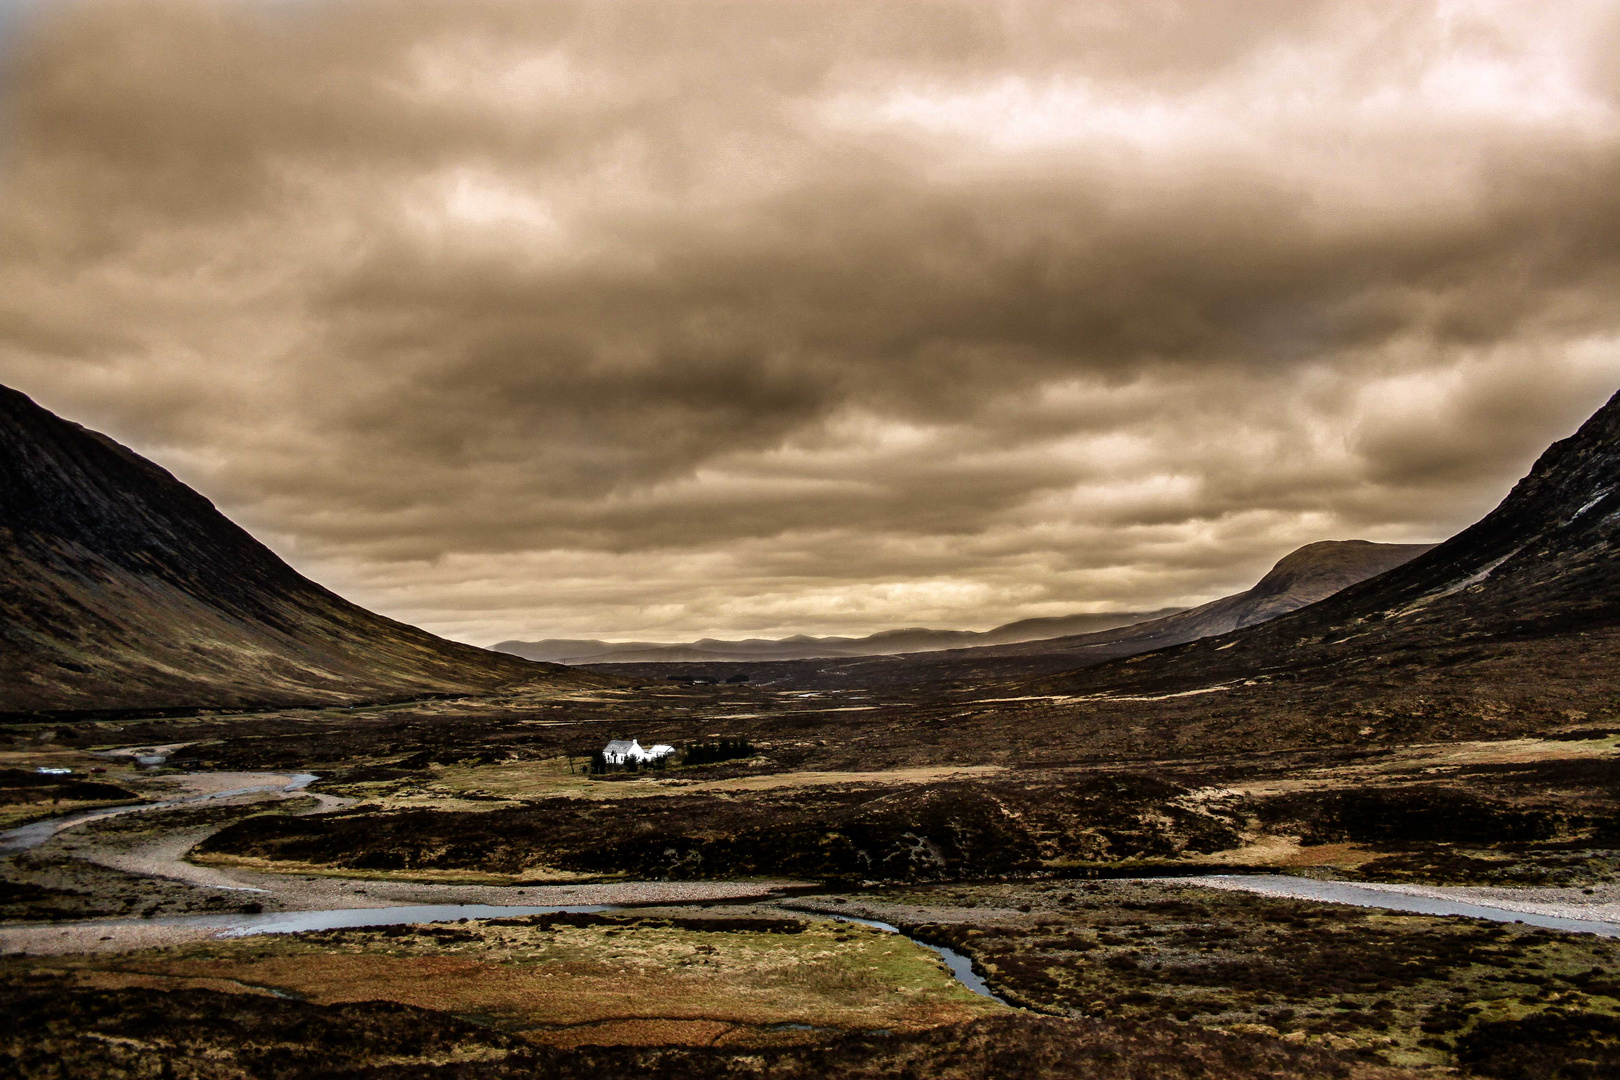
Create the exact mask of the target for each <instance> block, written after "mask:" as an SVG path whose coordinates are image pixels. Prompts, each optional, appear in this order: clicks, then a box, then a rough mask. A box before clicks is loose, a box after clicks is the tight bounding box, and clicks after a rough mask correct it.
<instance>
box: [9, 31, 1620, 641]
mask: <svg viewBox="0 0 1620 1080" xmlns="http://www.w3.org/2000/svg"><path fill="white" fill-rule="evenodd" d="M1617 19H1620V16H1617V11H1616V5H1615V4H1613V3H1607V2H1592V3H1584V2H1575V3H1571V4H1568V5H1562V6H1560V8H1559V9H1558V11H1557V13H1556V15H1549V14H1548V13H1546V12H1530V11H1528V10H1526V9H1524V8H1523V7H1522V6H1521V5H1514V4H1507V3H1488V2H1484V0H1481V2H1479V3H1474V4H1444V5H1440V4H1432V3H1430V4H1425V3H1416V2H1413V3H1405V4H1388V5H1377V6H1373V7H1369V6H1368V5H1364V4H1358V3H1350V2H1342V3H1329V2H1324V3H1300V2H1295V0H1278V2H1275V3H1257V2H1255V0H1248V2H1246V3H1242V4H1238V3H1230V4H1228V3H1224V2H1215V0H1198V2H1192V0H1188V2H1185V3H1153V4H1145V3H1137V2H1120V3H1096V4H1085V5H1070V4H1043V3H1026V2H1010V0H1009V2H1006V3H1000V4H988V3H982V2H959V3H943V2H941V3H916V2H898V0H897V2H895V3H870V2H864V0H863V2H854V0H850V2H846V3H794V4H778V3H769V2H764V0H755V2H747V3H743V2H734V3H674V4H672V3H668V2H661V3H651V2H648V3H601V2H590V3H578V4H567V3H547V4H531V3H516V2H509V0H501V2H497V0H458V2H454V3H452V2H449V0H435V2H427V0H388V2H386V3H385V2H382V0H191V2H185V0H175V2H135V3H129V2H124V3H112V2H106V3H94V2H63V3H59V4H55V5H48V6H45V7H42V8H39V9H36V10H35V11H34V12H33V13H32V15H31V16H30V17H29V18H27V19H23V20H20V21H17V22H14V23H13V25H12V26H11V29H10V34H11V37H10V42H9V47H10V50H11V52H10V55H9V56H8V57H7V58H6V61H5V63H4V65H3V66H0V77H3V78H4V80H5V81H4V90H3V99H0V105H3V108H4V112H5V127H4V138H5V140H6V145H5V150H4V158H3V161H0V171H3V173H0V185H3V190H0V196H3V201H0V207H3V209H0V282H3V284H4V285H5V288H4V289H0V379H4V380H5V381H7V382H9V383H12V384H14V385H17V386H19V387H20V388H22V389H24V390H27V391H29V392H31V393H35V394H36V395H37V396H39V397H40V399H41V400H42V401H43V402H44V403H46V404H47V405H51V406H53V407H56V408H58V409H60V410H62V411H65V412H67V413H69V414H70V415H73V416H75V417H76V418H81V419H83V420H85V421H86V422H91V423H95V424H97V425H98V426H101V427H103V428H105V429H107V430H110V431H111V432H113V433H114V434H116V435H118V436H120V437H122V438H125V439H126V440H128V441H130V442H131V443H133V444H134V445H136V446H138V447H139V448H141V449H142V450H143V451H145V452H148V453H151V454H153V455H154V456H156V457H158V458H159V459H160V460H162V461H163V462H164V463H165V464H167V465H170V466H171V467H173V468H175V469H176V470H177V471H178V472H179V473H181V475H183V476H184V477H185V478H187V479H188V480H190V481H192V482H193V483H195V484H197V485H198V486H199V487H201V488H202V489H203V490H205V491H206V492H207V493H208V494H209V495H210V496H212V497H214V498H215V499H216V500H217V501H219V502H220V503H221V505H223V506H225V507H226V508H227V509H228V510H230V511H231V512H232V513H234V514H236V515H237V516H238V517H239V518H240V519H242V520H243V521H244V522H246V523H248V524H250V525H251V526H252V527H254V528H256V529H258V530H259V531H260V532H262V533H263V534H264V535H266V536H267V537H268V538H270V539H271V540H272V541H273V542H274V543H275V544H277V545H278V546H279V547H280V548H281V549H282V550H283V551H285V552H286V553H287V554H288V555H289V556H290V557H292V558H293V559H294V560H295V561H296V562H297V563H298V564H299V565H300V566H301V567H304V568H305V569H307V570H310V571H311V572H313V573H315V574H316V575H317V576H318V577H320V578H321V579H322V580H324V581H326V582H328V583H330V584H332V585H333V586H334V587H336V588H338V589H339V590H340V591H345V592H347V593H350V594H353V595H355V596H356V597H357V598H358V599H361V600H363V601H367V602H371V603H373V604H376V605H378V606H380V607H382V608H383V609H385V610H387V611H389V612H390V613H392V614H398V615H401V616H404V617H408V618H412V619H415V620H419V621H423V622H425V623H426V624H427V625H429V626H430V627H432V628H434V629H438V630H441V631H446V632H450V633H454V634H457V635H460V636H464V637H468V638H470V639H474V640H492V639H494V638H498V637H505V636H513V635H516V634H535V635H540V634H568V635H576V634H581V633H589V634H614V633H620V634H625V635H636V636H651V635H655V634H660V633H667V634H671V635H685V634H690V633H702V632H707V631H723V632H742V631H749V632H752V631H774V630H781V631H785V632H791V631H794V630H801V629H802V630H810V631H825V630H867V629H876V628H879V627H881V626H885V625H890V624H893V623H896V622H908V623H919V622H929V623H935V624H939V625H973V626H982V625H989V624H992V623H995V622H998V621H1003V620H1005V619H1010V618H1014V617H1019V616H1024V615H1037V614H1057V613H1061V612H1064V611H1071V610H1076V609H1079V608H1087V607H1098V606H1103V607H1112V606H1125V607H1135V606H1159V605H1160V604H1163V603H1169V602H1176V601H1193V600H1197V599H1201V598H1204V597H1207V596H1210V595H1213V594H1215V593H1218V592H1220V591H1224V590H1228V589H1230V588H1234V587H1239V586H1242V585H1244V584H1246V583H1248V582H1249V581H1251V580H1252V579H1253V577H1254V576H1255V575H1256V574H1257V573H1258V572H1260V571H1261V570H1263V569H1264V567H1265V566H1266V565H1267V564H1268V563H1269V562H1270V561H1271V560H1273V559H1275V558H1276V557H1278V556H1279V555H1281V554H1282V553H1284V552H1286V551H1287V550H1289V549H1290V548H1292V547H1294V546H1296V545H1298V544H1301V543H1305V542H1308V541H1311V540H1316V539H1322V538H1325V537H1334V536H1347V535H1362V536H1366V537H1368V538H1372V539H1387V540H1415V539H1435V538H1438V537H1439V536H1441V535H1444V534H1445V533H1447V532H1449V531H1451V530H1453V529H1455V528H1457V527H1459V526H1460V525H1463V524H1466V523H1467V521H1468V520H1470V519H1471V518H1472V517H1473V516H1476V515H1477V514H1478V513H1480V512H1482V511H1483V510H1484V509H1486V508H1488V506H1489V505H1490V503H1492V502H1493V501H1494V500H1495V499H1496V498H1498V497H1500V495H1501V494H1502V493H1503V492H1504V491H1505V490H1506V486H1507V485H1508V484H1509V483H1510V482H1511V480H1512V479H1513V478H1514V476H1515V475H1516V474H1517V473H1518V472H1520V471H1522V469H1523V468H1524V467H1525V466H1526V465H1527V463H1528V461H1529V460H1530V458H1531V457H1533V456H1534V454H1535V453H1536V452H1537V451H1538V450H1539V449H1540V448H1541V447H1542V446H1543V445H1544V444H1545V443H1546V442H1548V441H1550V439H1552V438H1555V437H1558V436H1561V435H1563V434H1566V433H1567V432H1568V431H1569V430H1571V429H1572V428H1573V426H1574V425H1575V424H1576V423H1578V422H1579V420H1580V419H1581V418H1582V417H1583V416H1584V415H1585V414H1586V413H1587V412H1589V411H1590V410H1591V409H1592V408H1594V407H1595V406H1596V404H1597V403H1598V402H1600V401H1601V400H1602V399H1603V398H1604V397H1605V396H1607V394H1608V393H1609V392H1611V391H1612V389H1613V385H1614V384H1615V383H1616V382H1620V345H1617V341H1620V338H1617V332H1620V325H1617V324H1620V315H1617V313H1616V311H1615V309H1614V305H1613V304H1612V299H1611V298H1612V297H1613V296H1614V295H1615V292H1616V286H1617V285H1620V281H1617V274H1620V254H1617V253H1620V184H1617V183H1616V182H1615V181H1616V180H1617V179H1620V176H1617V171H1620V116H1617V110H1620V95H1617V87H1620V77H1617V72H1620V63H1617V61H1616V55H1620V54H1617V53H1616V52H1615V50H1614V49H1613V48H1612V42H1613V40H1614V35H1613V34H1612V29H1613V27H1615V26H1616V25H1620V22H1617Z"/></svg>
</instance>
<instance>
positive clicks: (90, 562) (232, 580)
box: [0, 387, 602, 712]
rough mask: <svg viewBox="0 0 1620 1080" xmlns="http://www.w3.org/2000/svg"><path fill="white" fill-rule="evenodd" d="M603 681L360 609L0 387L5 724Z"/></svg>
mask: <svg viewBox="0 0 1620 1080" xmlns="http://www.w3.org/2000/svg"><path fill="white" fill-rule="evenodd" d="M601 681H602V680H601V679H600V677H592V676H590V675H587V674H584V673H581V672H575V671H573V670H570V669H567V668H559V667H554V666H551V665H539V664H533V663H530V662H528V661H524V660H520V659H518V658H517V657H514V656H510V655H507V654H505V653H496V652H490V651H488V650H486V649H479V648H474V647H473V646H471V645H462V644H459V643H457V642H453V641H446V640H444V639H443V638H439V637H435V636H434V635H432V634H429V633H427V632H426V631H424V630H419V629H417V628H416V627H414V626H407V625H405V624H404V623H398V622H395V621H393V620H392V619H386V618H384V617H382V616H381V615H376V614H373V613H372V612H369V611H367V610H365V609H364V608H361V607H357V606H356V605H354V604H351V603H349V602H348V601H347V600H344V599H343V598H342V597H340V596H337V595H335V594H334V593H331V592H329V591H327V590H326V589H323V588H322V587H321V586H319V585H317V584H315V583H314V582H312V581H310V580H309V579H308V578H305V577H303V576H302V575H300V574H299V573H298V572H297V571H295V570H293V569H292V567H290V566H288V565H287V564H286V563H284V562H282V561H281V559H279V558H277V557H276V555H275V554H274V553H273V552H272V551H270V549H268V548H266V547H265V546H264V545H263V544H261V543H259V542H258V541H257V540H255V539H253V537H251V536H249V535H248V534H247V533H246V532H245V531H243V530H242V529H240V528H238V527H237V526H236V525H235V524H233V523H232V522H231V521H230V520H229V519H227V518H226V517H225V516H224V515H223V514H221V513H220V512H219V511H218V510H216V509H215V508H214V506H213V504H212V503H210V502H209V501H208V500H207V499H205V498H203V497H202V496H201V495H199V494H197V493H196V492H195V491H193V490H191V489H190V488H189V487H187V486H186V485H184V484H182V483H181V482H180V481H178V480H176V479H175V478H174V477H173V476H171V475H169V473H167V472H165V471H164V470H163V469H161V468H159V467H158V466H156V465H154V464H153V463H152V462H150V461H147V460H146V459H145V458H142V457H141V456H139V455H138V454H136V453H134V452H133V451H131V450H129V449H127V448H125V447H123V446H120V445H119V444H118V443H116V442H114V441H113V440H111V439H109V438H107V437H106V436H105V435H100V434H98V433H96V432H93V431H88V430H86V429H85V428H82V427H80V426H79V425H77V424H73V423H69V422H68V421H66V420H62V419H61V418H59V417H57V416H55V415H53V414H52V413H50V412H48V411H46V410H45V409H42V408H40V407H39V406H38V405H36V404H34V402H32V401H31V400H29V399H28V398H27V397H26V396H24V395H23V394H20V393H18V392H17V391H15V390H11V389H9V388H6V387H0V711H10V712H23V711H40V710H51V711H56V710H99V709H133V708H172V707H242V706H252V705H289V704H312V703H321V704H327V703H335V704H341V703H346V702H359V701H375V700H394V699H401V698H408V697H416V696H421V695H427V694H447V693H453V694H462V693H488V692H491V691H495V690H498V689H502V688H511V687H517V686H534V685H586V684H592V683H600V682H601Z"/></svg>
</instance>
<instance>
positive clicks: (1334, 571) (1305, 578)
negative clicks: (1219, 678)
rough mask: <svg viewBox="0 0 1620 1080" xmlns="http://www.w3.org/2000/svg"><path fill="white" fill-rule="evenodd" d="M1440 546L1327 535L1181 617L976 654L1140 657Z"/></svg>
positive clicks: (1330, 591) (1281, 610) (1301, 601)
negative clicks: (1249, 582)
mask: <svg viewBox="0 0 1620 1080" xmlns="http://www.w3.org/2000/svg"><path fill="white" fill-rule="evenodd" d="M1433 546H1434V545H1432V544H1375V543H1372V542H1371V541H1368V540H1322V541H1318V542H1317V543H1314V544H1306V545H1305V546H1304V547H1302V548H1299V549H1297V550H1295V551H1293V552H1290V553H1289V554H1288V555H1285V556H1284V557H1283V558H1282V559H1281V560H1279V561H1278V563H1277V564H1276V565H1275V566H1273V567H1272V568H1271V569H1270V571H1268V572H1267V573H1266V576H1265V577H1263V578H1261V579H1260V580H1259V581H1258V582H1257V583H1256V584H1255V585H1254V587H1253V588H1251V589H1245V590H1244V591H1243V592H1240V593H1233V594H1232V595H1231V596H1223V597H1221V598H1220V599H1219V600H1211V601H1210V602H1209V603H1207V604H1202V605H1200V606H1198V607H1195V608H1188V609H1187V610H1186V611H1182V612H1178V613H1176V614H1174V615H1169V616H1166V617H1164V618H1161V619H1153V620H1151V621H1148V622H1141V623H1135V624H1133V625H1131V626H1126V627H1121V628H1119V629H1117V630H1112V631H1107V632H1104V633H1094V634H1080V635H1073V636H1069V637H1060V638H1052V639H1049V640H1045V641H1037V642H1031V643H1027V644H1022V645H1016V646H1001V647H996V648H986V649H974V650H971V651H972V653H973V654H974V655H977V656H1031V655H1038V654H1045V653H1054V654H1056V653H1062V654H1066V655H1072V656H1073V657H1074V658H1076V659H1084V660H1086V661H1087V662H1089V663H1101V662H1102V661H1104V660H1109V659H1113V658H1114V657H1120V656H1135V655H1137V654H1139V653H1144V652H1150V651H1152V650H1154V649H1162V648H1165V647H1166V646H1169V645H1179V644H1182V643H1183V642H1187V641H1196V640H1198V639H1199V638H1206V637H1212V636H1215V635H1218V634H1226V633H1230V632H1231V631H1233V630H1239V629H1242V628H1243V627H1246V626H1255V625H1258V624H1260V623H1263V622H1269V621H1270V620H1272V619H1276V618H1279V617H1280V616H1283V615H1286V614H1288V613H1289V612H1291V611H1297V610H1299V609H1300V608H1303V607H1306V606H1307V605H1310V604H1314V603H1316V602H1317V601H1319V600H1323V599H1325V598H1327V597H1329V596H1332V595H1334V594H1335V593H1337V592H1339V591H1340V590H1342V589H1345V588H1348V587H1349V586H1351V585H1354V584H1356V583H1357V582H1359V581H1365V580H1366V579H1368V578H1370V577H1375V576H1376V575H1379V574H1382V573H1384V572H1386V571H1388V570H1390V569H1393V568H1394V567H1397V566H1400V565H1402V564H1403V563H1406V562H1409V561H1411V560H1412V559H1415V558H1417V557H1418V556H1419V555H1422V554H1423V553H1424V552H1426V551H1428V550H1429V549H1430V548H1432V547H1433Z"/></svg>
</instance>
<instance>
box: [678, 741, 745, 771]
mask: <svg viewBox="0 0 1620 1080" xmlns="http://www.w3.org/2000/svg"><path fill="white" fill-rule="evenodd" d="M753 756H754V746H753V744H752V743H750V742H749V741H748V740H747V739H719V740H716V741H715V742H700V743H692V744H690V745H689V746H687V748H686V752H685V753H684V754H682V755H681V764H682V765H712V764H713V763H715V762H716V761H731V760H732V759H733V758H746V757H753Z"/></svg>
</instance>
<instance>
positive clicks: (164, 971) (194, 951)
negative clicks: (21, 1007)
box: [7, 915, 1009, 1046]
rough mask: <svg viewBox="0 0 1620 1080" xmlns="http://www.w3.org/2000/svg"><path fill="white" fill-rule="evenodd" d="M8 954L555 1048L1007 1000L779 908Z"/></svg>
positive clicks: (840, 1023)
mask: <svg viewBox="0 0 1620 1080" xmlns="http://www.w3.org/2000/svg"><path fill="white" fill-rule="evenodd" d="M7 964H8V965H9V966H11V967H13V968H14V969H15V968H16V967H17V966H18V965H24V966H30V967H32V968H34V969H36V970H37V969H40V968H44V969H47V970H54V971H58V972H70V973H71V974H73V975H74V977H75V979H76V980H77V981H78V983H79V984H80V985H84V986H87V987H98V988H105V989H127V988H131V987H136V988H139V987H149V988H152V989H168V990H174V989H188V988H190V989H210V990H216V991H217V990H235V991H237V992H243V993H269V992H275V993H279V994H288V995H293V996H296V997H298V998H300V999H302V1000H306V1001H309V1002H312V1003H314V1004H319V1005H336V1004H342V1003H352V1002H359V1001H390V1002H396V1003H399V1004H402V1005H410V1006H415V1007H419V1008H427V1009H432V1010H435V1011H438V1012H445V1013H449V1014H452V1015H455V1016H460V1017H464V1018H473V1019H476V1020H478V1021H479V1022H481V1023H484V1024H487V1025H489V1026H491V1027H494V1028H496V1029H498V1030H501V1031H505V1032H509V1033H514V1034H518V1035H521V1036H522V1037H523V1038H525V1039H527V1040H529V1041H531V1042H536V1043H543V1044H549V1045H556V1046H573V1045H578V1044H582V1043H608V1044H639V1045H645V1044H655V1043H686V1044H703V1045H769V1044H779V1043H783V1042H793V1041H797V1040H802V1039H803V1038H805V1037H806V1032H807V1031H823V1032H825V1031H833V1032H837V1031H863V1030H873V1029H887V1030H894V1031H917V1030H922V1029H925V1028H929V1027H933V1026H937V1025H940V1024H950V1023H960V1022H963V1021H967V1020H971V1019H973V1018H976V1017H981V1016H988V1015H996V1014H1004V1013H1006V1012H1008V1011H1009V1010H1007V1009H1005V1008H1004V1007H1002V1006H1000V1005H997V1004H996V1003H994V1002H992V1001H989V1000H988V999H985V998H982V997H979V996H977V995H974V994H972V993H971V992H969V991H967V990H966V989H964V988H963V987H962V986H961V985H960V984H959V983H957V982H956V981H955V980H954V979H953V978H952V977H951V976H950V975H949V973H948V972H947V971H945V969H944V967H943V965H942V964H941V963H940V962H939V960H938V958H937V957H936V956H935V954H934V953H932V952H930V951H929V950H926V949H923V948H921V947H920V946H917V945H915V944H913V943H911V942H909V941H907V940H906V939H905V938H904V937H901V936H899V935H895V934H886V933H883V932H880V931H877V930H873V929H869V928H866V927H860V926H853V925H849V924H843V923H831V922H822V921H815V920H810V921H799V920H795V919H779V918H777V919H760V920H748V919H735V918H728V919H723V920H719V921H704V920H693V919H685V918H681V919H660V918H652V917H647V916H628V915H597V916H591V915H583V916H582V915H556V916H538V917H534V918H529V919H510V920H491V921H487V922H481V923H480V922H474V923H467V924H462V925H445V926H419V927H385V928H378V929H366V930H344V931H333V932H324V933H318V934H301V935H274V936H271V935H265V936H260V937H253V938H244V939H239V940H233V941H216V942H209V943H207V944H204V945H193V946H184V947H177V948H172V949H163V950H152V951H148V952H142V953H132V954H123V955H116V956H102V957H77V958H58V959H51V960H35V961H30V962H27V963H26V964H25V962H23V961H20V960H10V961H7Z"/></svg>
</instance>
